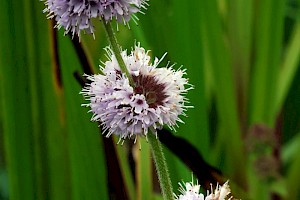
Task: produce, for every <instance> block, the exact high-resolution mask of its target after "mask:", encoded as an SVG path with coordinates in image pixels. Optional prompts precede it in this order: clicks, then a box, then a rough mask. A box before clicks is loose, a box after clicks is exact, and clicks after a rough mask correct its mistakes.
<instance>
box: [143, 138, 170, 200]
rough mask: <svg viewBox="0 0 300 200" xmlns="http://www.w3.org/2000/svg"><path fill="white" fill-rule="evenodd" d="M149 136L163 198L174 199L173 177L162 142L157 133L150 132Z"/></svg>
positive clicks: (165, 199) (166, 199)
mask: <svg viewBox="0 0 300 200" xmlns="http://www.w3.org/2000/svg"><path fill="white" fill-rule="evenodd" d="M147 137H148V141H149V143H150V146H151V150H152V155H153V159H154V163H155V166H156V171H157V175H158V180H159V183H160V188H161V190H162V194H163V198H164V200H173V199H174V196H173V189H172V184H171V179H170V176H169V172H168V167H167V163H166V159H165V156H164V154H163V151H162V146H161V143H160V141H159V140H158V138H156V137H155V135H154V134H152V133H149V134H148V135H147Z"/></svg>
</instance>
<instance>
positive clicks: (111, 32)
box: [102, 20, 134, 86]
mask: <svg viewBox="0 0 300 200" xmlns="http://www.w3.org/2000/svg"><path fill="white" fill-rule="evenodd" d="M102 21H103V24H104V27H105V30H106V34H107V38H108V40H109V42H110V45H111V49H112V51H113V53H114V54H115V56H116V59H117V61H118V64H119V66H120V69H121V71H122V72H123V73H125V74H126V76H127V78H128V80H129V84H130V85H131V86H134V81H133V79H132V76H131V74H130V73H129V71H128V69H127V67H126V65H125V62H124V60H123V58H122V56H121V49H120V47H119V44H118V42H117V39H116V37H115V33H114V30H113V28H112V26H111V24H110V22H107V21H105V20H102Z"/></svg>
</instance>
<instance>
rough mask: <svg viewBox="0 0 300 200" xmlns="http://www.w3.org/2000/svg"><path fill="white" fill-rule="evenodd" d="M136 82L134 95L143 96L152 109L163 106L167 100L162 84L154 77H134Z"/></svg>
mask: <svg viewBox="0 0 300 200" xmlns="http://www.w3.org/2000/svg"><path fill="white" fill-rule="evenodd" d="M132 78H133V81H134V82H135V88H134V93H135V94H143V95H144V96H145V98H146V101H147V103H148V105H149V107H150V108H156V107H157V106H159V105H163V101H164V100H165V99H166V98H167V95H166V94H165V92H164V90H165V85H164V84H160V83H158V82H157V80H155V78H154V77H153V76H145V75H139V76H133V77H132Z"/></svg>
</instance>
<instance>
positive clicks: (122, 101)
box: [81, 44, 192, 139]
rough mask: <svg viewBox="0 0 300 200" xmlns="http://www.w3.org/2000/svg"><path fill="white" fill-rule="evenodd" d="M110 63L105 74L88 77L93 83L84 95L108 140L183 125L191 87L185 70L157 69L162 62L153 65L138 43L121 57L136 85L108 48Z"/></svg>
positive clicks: (104, 64)
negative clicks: (123, 71)
mask: <svg viewBox="0 0 300 200" xmlns="http://www.w3.org/2000/svg"><path fill="white" fill-rule="evenodd" d="M106 51H107V54H108V55H107V56H108V58H109V61H106V62H105V63H103V66H100V68H101V69H102V71H103V73H104V75H101V74H98V75H92V76H88V79H89V80H90V81H91V83H90V84H88V85H87V86H86V87H85V88H84V89H83V90H82V92H81V93H82V94H83V95H84V96H85V99H87V100H88V101H89V103H87V104H84V105H85V106H89V107H91V112H93V117H92V121H99V122H100V123H101V125H102V126H103V129H104V133H106V135H107V137H108V136H110V135H111V134H116V135H118V136H120V137H121V138H122V139H125V138H127V137H131V136H135V138H136V136H141V135H147V133H148V132H149V131H152V132H154V133H156V129H157V128H161V127H162V126H163V125H167V126H169V127H170V128H171V129H173V128H174V126H176V125H177V122H182V120H181V119H180V118H179V115H185V114H184V111H185V110H186V108H188V107H189V106H187V105H185V104H186V103H187V99H186V98H185V97H184V95H185V94H186V93H187V91H188V90H189V89H191V88H192V86H191V85H189V84H188V82H187V79H186V78H184V77H183V75H184V74H185V70H180V69H179V70H174V69H172V66H166V67H163V68H158V64H159V63H160V62H161V60H162V59H160V60H159V59H158V58H155V59H154V62H153V64H151V63H150V56H149V51H145V49H143V48H142V47H140V45H139V44H138V45H137V46H135V49H134V50H133V51H132V52H131V53H130V54H129V55H127V51H122V53H121V55H122V58H123V60H124V62H125V65H126V67H127V69H128V71H129V73H130V74H131V75H132V78H133V81H134V86H131V85H130V84H129V80H128V78H127V77H126V75H125V73H122V72H121V70H120V67H119V64H118V62H117V60H116V58H115V56H114V54H113V52H112V50H111V49H110V48H106Z"/></svg>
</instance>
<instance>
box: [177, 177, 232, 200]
mask: <svg viewBox="0 0 300 200" xmlns="http://www.w3.org/2000/svg"><path fill="white" fill-rule="evenodd" d="M179 186H180V187H179V189H178V190H179V191H180V193H181V194H180V195H179V196H177V195H176V194H174V196H175V200H226V199H233V197H228V195H229V194H230V188H229V185H228V181H227V182H226V183H224V184H223V185H222V186H220V185H217V187H216V189H215V190H213V189H211V192H209V191H208V192H207V195H206V196H205V195H204V194H202V193H200V185H198V184H194V183H193V182H187V183H183V184H182V183H179Z"/></svg>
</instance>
